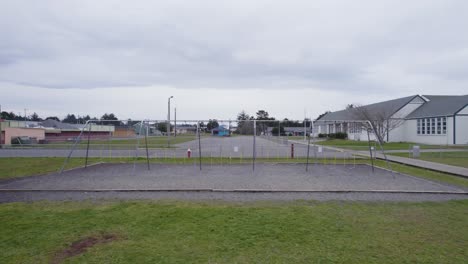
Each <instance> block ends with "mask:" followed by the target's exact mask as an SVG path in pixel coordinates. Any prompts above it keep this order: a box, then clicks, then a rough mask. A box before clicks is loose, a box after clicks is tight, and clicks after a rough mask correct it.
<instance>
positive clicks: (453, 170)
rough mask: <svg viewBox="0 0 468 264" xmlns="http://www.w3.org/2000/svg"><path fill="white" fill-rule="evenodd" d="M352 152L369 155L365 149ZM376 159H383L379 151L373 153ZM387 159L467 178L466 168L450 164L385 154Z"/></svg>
mask: <svg viewBox="0 0 468 264" xmlns="http://www.w3.org/2000/svg"><path fill="white" fill-rule="evenodd" d="M353 154H356V155H360V156H365V157H370V154H369V152H366V151H353ZM375 155H376V158H377V159H382V160H383V159H385V157H384V155H383V154H381V153H375ZM387 159H388V160H389V161H392V162H396V163H401V164H405V165H410V166H414V167H419V168H424V169H428V170H433V171H439V172H444V173H449V174H454V175H458V176H462V177H466V178H468V168H463V167H458V166H452V165H447V164H442V163H437V162H431V161H425V160H420V159H412V158H405V157H398V156H392V155H387Z"/></svg>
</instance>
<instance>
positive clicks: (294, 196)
mask: <svg viewBox="0 0 468 264" xmlns="http://www.w3.org/2000/svg"><path fill="white" fill-rule="evenodd" d="M98 199H106V200H117V201H119V200H195V201H212V200H220V201H240V202H248V201H293V200H317V201H331V200H340V201H345V200H346V201H390V202H405V201H411V202H426V201H449V200H463V199H468V196H467V195H460V194H458V195H457V194H419V193H327V192H323V193H291V192H275V193H270V192H263V193H262V192H256V193H236V192H208V191H205V192H0V203H8V202H32V201H41V200H47V201H82V200H98Z"/></svg>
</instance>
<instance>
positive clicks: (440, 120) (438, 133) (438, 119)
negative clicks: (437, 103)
mask: <svg viewBox="0 0 468 264" xmlns="http://www.w3.org/2000/svg"><path fill="white" fill-rule="evenodd" d="M440 134H442V118H440V117H438V118H437V135H440Z"/></svg>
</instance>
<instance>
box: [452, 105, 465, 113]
mask: <svg viewBox="0 0 468 264" xmlns="http://www.w3.org/2000/svg"><path fill="white" fill-rule="evenodd" d="M467 106H468V104H465V105H464V106H463V107H462V108H460V109H458V111H456V112H455V113H454V114H453V115H456V114H458V113H459V112H460V111H461V110H463V109H465V107H467Z"/></svg>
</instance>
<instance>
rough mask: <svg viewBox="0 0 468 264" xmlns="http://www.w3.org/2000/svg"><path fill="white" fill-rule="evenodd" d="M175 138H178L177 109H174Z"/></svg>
mask: <svg viewBox="0 0 468 264" xmlns="http://www.w3.org/2000/svg"><path fill="white" fill-rule="evenodd" d="M174 137H177V107H174Z"/></svg>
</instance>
